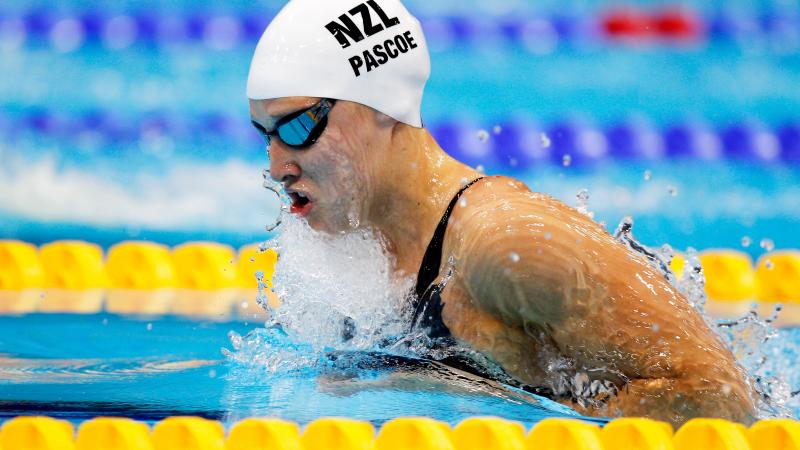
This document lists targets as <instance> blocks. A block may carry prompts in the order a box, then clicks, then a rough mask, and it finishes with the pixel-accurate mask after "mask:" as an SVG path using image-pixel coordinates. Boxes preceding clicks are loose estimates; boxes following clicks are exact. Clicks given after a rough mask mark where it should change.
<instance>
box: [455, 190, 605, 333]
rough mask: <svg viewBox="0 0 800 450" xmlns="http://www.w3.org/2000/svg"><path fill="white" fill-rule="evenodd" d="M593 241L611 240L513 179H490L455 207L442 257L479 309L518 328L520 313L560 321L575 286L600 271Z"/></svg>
mask: <svg viewBox="0 0 800 450" xmlns="http://www.w3.org/2000/svg"><path fill="white" fill-rule="evenodd" d="M594 241H604V242H605V243H606V244H611V241H613V239H611V237H610V236H609V235H608V233H607V232H606V231H605V230H604V229H603V228H602V227H600V226H599V225H598V224H596V223H595V222H594V221H592V220H591V219H590V218H588V217H586V216H585V215H583V214H581V213H579V212H578V211H576V210H575V209H573V208H571V207H569V206H567V205H565V204H564V203H562V202H560V201H558V200H556V199H554V198H552V197H550V196H548V195H546V194H542V193H536V192H532V191H531V190H530V189H529V188H528V187H527V186H526V185H525V184H524V183H522V182H520V181H517V180H514V179H512V178H507V177H491V178H488V179H486V180H484V181H482V182H480V183H477V184H476V185H475V186H473V187H471V188H470V189H468V190H467V191H466V192H465V193H464V194H463V196H462V198H461V200H460V201H459V202H458V204H457V206H456V208H455V210H454V211H453V214H452V216H451V219H450V226H449V227H448V232H447V237H446V242H445V252H446V253H447V256H453V258H454V260H455V262H456V274H457V275H458V279H459V281H460V282H461V283H462V284H463V285H464V286H465V289H466V290H467V291H468V292H469V294H470V297H471V298H472V301H473V302H474V303H475V304H476V305H477V306H479V307H480V308H482V309H483V310H485V311H487V312H490V313H492V314H494V315H495V316H497V317H499V318H501V319H502V320H504V321H507V322H516V323H519V316H520V313H521V311H520V308H523V309H524V308H529V309H533V310H532V311H528V312H524V313H523V315H524V316H525V317H536V318H540V319H542V320H544V321H547V320H557V319H558V318H559V317H561V316H562V315H563V313H564V311H563V308H562V307H561V306H562V305H563V304H564V302H563V297H564V294H565V292H567V293H568V292H570V288H571V287H572V285H574V284H575V280H579V281H580V282H582V281H583V279H582V276H583V274H585V273H593V272H597V271H599V270H600V269H599V267H590V266H593V265H594V264H593V263H592V260H593V256H592V255H591V254H588V255H587V253H586V249H587V244H589V248H590V247H591V242H594ZM597 265H598V266H599V262H598V264H597Z"/></svg>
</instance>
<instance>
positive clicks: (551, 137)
mask: <svg viewBox="0 0 800 450" xmlns="http://www.w3.org/2000/svg"><path fill="white" fill-rule="evenodd" d="M428 125H429V126H428V128H429V129H430V130H431V132H432V133H433V135H434V136H435V137H436V139H437V141H438V142H439V143H440V144H441V145H442V147H443V148H445V149H446V150H447V151H448V152H450V153H451V154H452V155H453V156H455V157H457V158H459V159H460V160H462V161H464V162H466V163H468V164H471V165H473V166H477V165H483V166H485V167H486V168H494V167H503V168H509V169H512V170H513V169H525V168H528V167H531V166H537V165H545V164H554V165H562V166H571V165H576V166H581V165H591V164H595V163H598V162H602V161H608V160H641V161H657V160H664V159H672V160H675V159H699V160H706V161H714V160H730V161H748V162H758V163H763V164H772V163H783V164H790V165H797V164H800V122H795V123H786V124H784V125H781V126H778V127H776V128H774V129H771V128H768V127H766V126H765V125H763V124H760V123H756V122H750V121H745V122H741V123H737V124H733V125H730V126H723V127H720V128H712V127H711V126H709V125H707V124H704V123H702V122H697V121H687V122H681V123H675V124H671V125H667V126H665V127H663V128H658V127H656V126H655V125H653V124H652V123H651V122H649V121H647V120H645V119H642V118H640V117H637V118H635V119H631V120H624V121H620V122H617V123H612V124H610V125H608V126H606V127H603V128H600V127H598V126H596V125H594V124H593V123H592V122H591V121H586V120H562V121H557V122H554V123H551V124H550V125H549V126H546V125H542V124H540V123H538V122H536V121H534V120H529V119H524V120H523V119H514V120H508V121H504V122H498V123H495V124H493V125H487V126H482V125H481V124H480V123H477V122H472V121H461V122H459V121H446V122H439V123H433V124H428ZM87 137H90V138H91V139H90V140H91V142H93V143H95V144H97V143H99V144H101V145H102V144H111V143H113V144H114V145H115V146H120V145H122V146H126V145H127V146H134V145H135V144H139V143H141V142H145V141H148V140H152V139H158V138H169V139H172V140H174V141H180V142H185V143H187V144H190V145H192V144H198V143H204V142H205V143H207V142H212V141H213V142H226V143H228V144H231V145H230V146H228V145H226V150H225V152H224V154H225V155H229V154H230V152H231V148H240V149H242V151H241V152H240V154H246V153H247V152H253V153H254V154H255V152H261V151H263V150H262V147H263V141H262V140H261V137H260V136H259V135H258V133H256V132H255V131H254V130H253V129H252V127H251V126H250V124H249V122H248V121H247V120H246V119H245V118H242V117H238V116H233V115H229V114H225V113H221V112H210V113H207V114H200V115H195V116H186V115H180V114H175V113H169V112H166V111H153V112H149V113H146V114H143V115H141V116H136V117H133V118H127V117H123V116H120V115H119V114H117V113H115V112H111V111H104V110H95V111H89V112H86V113H84V114H81V115H77V116H66V115H63V114H61V113H58V112H55V111H49V110H45V109H35V110H30V111H27V112H24V113H19V114H14V113H8V112H7V113H0V139H2V140H4V141H6V142H23V141H25V142H37V141H40V140H43V141H48V142H55V143H63V144H65V145H74V146H80V145H81V142H84V141H86V140H87Z"/></svg>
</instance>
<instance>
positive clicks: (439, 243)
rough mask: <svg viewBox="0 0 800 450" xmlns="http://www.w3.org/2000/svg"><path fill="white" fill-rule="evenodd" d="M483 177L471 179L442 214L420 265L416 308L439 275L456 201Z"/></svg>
mask: <svg viewBox="0 0 800 450" xmlns="http://www.w3.org/2000/svg"><path fill="white" fill-rule="evenodd" d="M483 178H484V177H480V178H477V179H475V180H473V181H471V182H470V183H468V184H466V185H465V186H464V187H462V188H461V189H460V190H459V191H458V192H457V193H456V195H455V197H453V199H452V200H450V204H449V205H448V206H447V209H446V210H445V212H444V215H443V216H442V220H440V221H439V225H437V226H436V231H434V232H433V237H432V238H431V242H430V244H428V248H427V249H426V250H425V256H423V257H422V264H421V265H420V268H419V273H418V275H417V286H416V294H417V297H416V299H417V302H418V304H417V305H415V309H416V310H418V309H419V306H422V305H419V302H421V299H422V297H423V296H424V294H425V291H426V290H427V289H428V287H429V286H430V285H431V284H433V282H434V281H436V279H437V278H438V277H439V270H440V266H441V265H442V250H443V247H444V234H445V232H446V231H447V222H449V221H450V214H452V213H453V208H455V206H456V202H457V201H458V199H459V198H460V197H461V194H463V193H464V191H466V190H467V189H469V188H470V187H471V186H472V185H473V184H475V183H477V182H478V181H480V180H482V179H483Z"/></svg>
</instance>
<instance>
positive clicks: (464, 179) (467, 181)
mask: <svg viewBox="0 0 800 450" xmlns="http://www.w3.org/2000/svg"><path fill="white" fill-rule="evenodd" d="M458 182H459V183H461V186H462V187H463V186H466V185H468V184H469V179H468V178H467V177H464V178H462V179H460V180H458Z"/></svg>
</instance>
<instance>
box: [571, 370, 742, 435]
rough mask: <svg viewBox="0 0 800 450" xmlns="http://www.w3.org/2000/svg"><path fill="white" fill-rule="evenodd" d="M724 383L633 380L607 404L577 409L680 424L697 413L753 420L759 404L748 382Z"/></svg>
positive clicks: (594, 413) (598, 413) (578, 408)
mask: <svg viewBox="0 0 800 450" xmlns="http://www.w3.org/2000/svg"><path fill="white" fill-rule="evenodd" d="M725 386H726V385H724V384H722V383H720V384H717V385H715V386H713V387H709V388H703V389H698V387H697V386H696V382H692V381H688V380H680V379H674V378H656V379H637V380H632V381H630V382H629V383H628V384H627V385H625V386H624V387H623V388H622V389H621V390H620V391H619V393H618V394H617V395H616V396H614V397H612V398H610V399H609V400H608V402H607V403H606V408H600V409H597V408H581V407H577V408H576V409H577V410H578V411H579V412H581V413H583V414H587V415H600V416H616V415H617V414H620V413H621V414H622V415H624V416H628V417H649V418H652V419H657V420H663V421H665V422H669V423H671V424H672V425H673V426H675V427H678V426H680V425H682V424H683V423H685V422H686V421H688V420H689V419H692V418H695V417H713V418H720V419H727V420H731V421H735V422H739V423H744V424H748V425H749V424H750V423H752V422H753V421H754V420H755V408H754V406H753V403H752V401H751V399H750V396H749V395H747V393H746V388H745V387H744V386H736V387H732V386H730V385H727V386H728V387H725Z"/></svg>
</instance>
